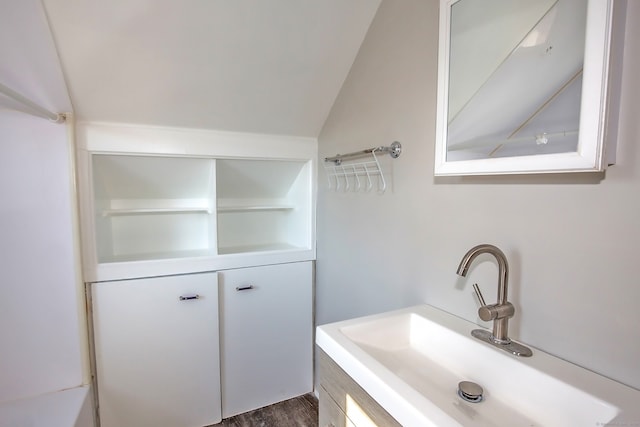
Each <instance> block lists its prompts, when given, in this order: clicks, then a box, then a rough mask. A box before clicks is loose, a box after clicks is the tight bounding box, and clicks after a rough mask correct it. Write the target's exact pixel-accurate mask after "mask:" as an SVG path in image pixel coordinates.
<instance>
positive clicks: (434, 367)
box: [316, 305, 640, 427]
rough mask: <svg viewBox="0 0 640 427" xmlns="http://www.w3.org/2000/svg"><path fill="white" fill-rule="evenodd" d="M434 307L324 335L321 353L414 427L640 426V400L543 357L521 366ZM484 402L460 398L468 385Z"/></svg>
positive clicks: (537, 354) (321, 331)
mask: <svg viewBox="0 0 640 427" xmlns="http://www.w3.org/2000/svg"><path fill="white" fill-rule="evenodd" d="M478 328H479V327H478V325H476V324H474V323H472V322H469V321H466V320H464V319H461V318H458V317H456V316H453V315H451V314H449V313H446V312H444V311H441V310H438V309H436V308H434V307H431V306H428V305H420V306H415V307H410V308H406V309H402V310H396V311H391V312H388V313H382V314H378V315H373V316H366V317H362V318H357V319H352V320H346V321H342V322H336V323H332V324H327V325H322V326H319V327H318V328H317V334H316V343H317V344H318V346H319V347H320V348H321V349H322V350H323V351H324V352H325V353H327V354H328V355H329V356H330V357H331V358H332V359H333V360H334V361H335V362H336V363H337V364H338V365H339V366H340V367H341V368H342V369H343V370H344V371H345V372H346V373H347V374H349V375H350V376H351V377H352V378H353V379H354V380H355V381H356V382H357V383H358V384H360V386H361V387H362V388H363V389H364V390H365V391H366V392H367V393H368V394H369V395H370V396H371V397H372V398H373V399H375V400H376V401H377V402H378V403H379V404H380V405H381V406H382V407H383V408H384V409H385V410H386V411H387V412H389V414H391V415H392V416H393V417H394V418H395V419H396V420H397V421H398V422H399V423H400V424H402V425H404V426H408V427H410V426H438V427H444V426H473V427H480V426H509V427H514V426H527V427H531V426H549V425H553V426H567V427H573V426H578V425H580V426H594V427H598V426H605V425H626V426H631V425H638V426H640V391H638V390H635V389H633V388H631V387H628V386H625V385H623V384H620V383H618V382H615V381H613V380H610V379H608V378H605V377H603V376H601V375H598V374H596V373H593V372H591V371H588V370H586V369H584V368H581V367H579V366H576V365H574V364H571V363H569V362H567V361H564V360H562V359H559V358H556V357H554V356H551V355H549V354H547V353H544V352H542V351H540V350H537V349H535V348H534V349H533V352H534V354H533V356H532V357H528V358H518V357H515V356H512V355H511V354H509V353H507V352H505V351H502V350H500V349H497V348H495V347H493V346H491V345H488V344H486V343H484V342H481V341H479V340H477V339H475V338H472V337H471V335H470V334H471V330H473V329H478ZM467 380H468V381H474V382H477V383H478V384H480V385H481V386H482V387H484V389H485V393H484V401H482V402H480V403H469V402H465V401H463V400H462V399H460V398H459V397H458V396H457V393H456V391H457V384H458V382H459V381H467Z"/></svg>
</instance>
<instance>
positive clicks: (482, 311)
mask: <svg viewBox="0 0 640 427" xmlns="http://www.w3.org/2000/svg"><path fill="white" fill-rule="evenodd" d="M485 253H487V254H491V255H493V256H494V257H495V258H496V261H498V302H497V303H496V304H490V305H488V304H487V303H485V301H484V298H483V296H482V293H481V292H480V288H478V285H477V284H474V285H473V290H474V291H475V292H476V295H477V296H478V299H479V300H480V303H481V304H482V306H481V307H480V308H479V309H478V316H480V318H481V319H482V320H484V321H489V320H493V333H490V332H488V331H485V330H483V329H474V330H473V331H471V335H473V336H474V337H476V338H478V339H480V340H482V341H486V342H488V343H489V344H492V345H494V346H496V347H498V348H500V349H502V350H505V351H508V352H509V353H512V354H514V355H516V356H524V357H528V356H531V355H532V354H533V353H532V351H531V349H529V348H528V347H525V346H524V345H522V344H519V343H517V342H514V341H512V340H511V339H510V338H509V335H508V332H509V318H511V317H513V315H514V314H515V308H514V307H513V304H511V303H510V302H509V301H508V300H507V289H508V288H507V286H508V281H509V264H508V263H507V257H506V256H505V255H504V252H502V251H501V250H500V249H498V248H497V247H495V246H493V245H488V244H482V245H478V246H474V247H473V248H471V249H470V250H469V251H468V252H467V253H466V254H465V255H464V256H463V257H462V260H461V261H460V265H459V266H458V271H457V273H458V275H460V276H462V277H466V275H467V272H468V271H469V265H471V263H472V262H473V260H474V259H476V257H477V256H478V255H480V254H485Z"/></svg>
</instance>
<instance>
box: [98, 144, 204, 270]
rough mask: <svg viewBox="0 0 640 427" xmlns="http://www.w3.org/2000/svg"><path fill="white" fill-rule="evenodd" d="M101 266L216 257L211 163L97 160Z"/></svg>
mask: <svg viewBox="0 0 640 427" xmlns="http://www.w3.org/2000/svg"><path fill="white" fill-rule="evenodd" d="M92 169H93V195H94V209H95V219H94V220H95V231H96V244H97V256H98V262H101V263H104V262H118V261H120V262H121V261H140V260H146V259H164V258H182V257H193V256H204V255H212V254H215V219H214V217H213V215H212V213H213V211H214V206H215V204H214V197H215V190H214V177H215V162H214V160H212V159H199V158H180V157H159V156H129V155H104V154H96V155H93V156H92Z"/></svg>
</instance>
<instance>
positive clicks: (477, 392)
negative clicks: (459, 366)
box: [458, 381, 484, 403]
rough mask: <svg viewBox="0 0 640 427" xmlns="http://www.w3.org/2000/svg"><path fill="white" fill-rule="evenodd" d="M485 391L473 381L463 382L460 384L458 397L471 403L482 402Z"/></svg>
mask: <svg viewBox="0 0 640 427" xmlns="http://www.w3.org/2000/svg"><path fill="white" fill-rule="evenodd" d="M483 392H484V390H483V389H482V387H480V386H479V385H478V384H476V383H473V382H471V381H461V382H459V383H458V396H460V398H462V400H466V401H467V402H471V403H479V402H482V393H483Z"/></svg>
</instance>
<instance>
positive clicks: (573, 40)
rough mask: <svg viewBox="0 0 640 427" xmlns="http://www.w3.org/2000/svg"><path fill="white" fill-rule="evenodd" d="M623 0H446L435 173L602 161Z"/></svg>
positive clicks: (609, 129) (593, 165)
mask: <svg viewBox="0 0 640 427" xmlns="http://www.w3.org/2000/svg"><path fill="white" fill-rule="evenodd" d="M622 3H623V0H615V1H614V0H482V1H478V0H441V4H440V45H439V55H438V56H439V58H438V101H437V102H438V108H437V124H436V156H435V160H436V161H435V174H436V175H491V174H517V173H551V172H587V171H602V170H604V169H605V168H606V166H607V164H608V163H610V161H612V159H613V156H612V155H615V146H614V145H615V135H616V132H615V129H614V127H615V126H617V105H618V95H617V93H616V90H615V89H616V85H617V87H619V76H618V75H617V73H618V71H617V68H616V67H615V65H616V64H611V62H612V61H611V59H612V56H615V55H612V39H613V38H614V37H613V35H614V30H615V36H616V37H615V39H616V43H618V42H619V41H618V39H622V37H621V36H620V35H621V34H624V11H623V10H622V9H623V8H624V5H623V4H622ZM614 5H615V8H616V10H615V14H616V16H621V19H620V21H621V22H620V23H618V22H616V24H615V27H614V23H613V19H614ZM620 24H622V25H620ZM620 27H622V28H620ZM620 43H621V41H620ZM618 68H619V67H618ZM607 140H612V141H607ZM605 142H606V143H605ZM606 145H608V147H607V150H605V146H606Z"/></svg>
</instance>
